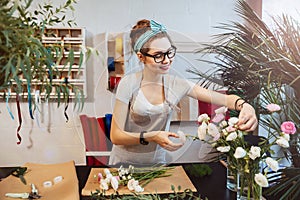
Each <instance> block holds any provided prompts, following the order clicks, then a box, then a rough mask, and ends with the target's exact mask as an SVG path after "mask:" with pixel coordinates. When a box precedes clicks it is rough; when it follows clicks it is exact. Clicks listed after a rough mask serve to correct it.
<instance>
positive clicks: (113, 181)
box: [110, 176, 119, 191]
mask: <svg viewBox="0 0 300 200" xmlns="http://www.w3.org/2000/svg"><path fill="white" fill-rule="evenodd" d="M110 184H111V186H112V188H113V189H114V190H115V191H117V190H118V187H119V181H118V179H117V178H116V177H114V176H113V177H112V178H111V179H110Z"/></svg>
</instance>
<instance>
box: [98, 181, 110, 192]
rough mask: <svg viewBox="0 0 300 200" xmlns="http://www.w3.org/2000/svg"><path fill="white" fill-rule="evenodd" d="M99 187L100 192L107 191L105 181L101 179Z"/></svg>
mask: <svg viewBox="0 0 300 200" xmlns="http://www.w3.org/2000/svg"><path fill="white" fill-rule="evenodd" d="M99 187H100V189H101V190H108V184H107V181H106V180H105V179H101V180H100V185H99Z"/></svg>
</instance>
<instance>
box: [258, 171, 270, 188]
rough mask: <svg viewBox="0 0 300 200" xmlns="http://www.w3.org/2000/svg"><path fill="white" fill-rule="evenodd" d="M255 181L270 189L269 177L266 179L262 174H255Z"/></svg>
mask: <svg viewBox="0 0 300 200" xmlns="http://www.w3.org/2000/svg"><path fill="white" fill-rule="evenodd" d="M254 180H255V182H256V183H257V184H258V185H260V186H261V187H268V186H269V183H268V179H267V177H265V176H264V175H263V174H262V173H258V174H255V176H254Z"/></svg>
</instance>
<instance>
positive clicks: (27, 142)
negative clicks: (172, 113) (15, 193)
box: [0, 0, 237, 166]
mask: <svg viewBox="0 0 300 200" xmlns="http://www.w3.org/2000/svg"><path fill="white" fill-rule="evenodd" d="M34 2H35V3H37V2H42V1H37V0H35V1H34ZM52 2H53V5H59V4H61V2H62V1H60V0H55V1H54V0H53V1H52ZM234 2H235V1H234V0H225V1H224V0H209V1H208V0H164V1H161V0H153V1H149V0H122V1H121V0H110V1H107V0H81V1H78V3H77V4H76V5H75V13H74V16H75V18H76V22H77V24H78V26H79V27H85V28H86V31H87V33H86V36H87V37H86V39H87V45H88V46H91V47H94V48H96V49H98V50H100V51H101V52H102V55H100V56H98V57H96V56H93V57H92V59H90V60H89V61H88V62H87V77H88V78H87V82H88V98H87V100H86V103H85V107H84V110H83V111H82V113H85V114H88V115H91V116H97V117H99V116H104V115H105V113H111V112H112V108H113V103H114V97H113V94H112V93H110V92H109V91H107V90H106V88H107V78H108V75H107V70H106V63H105V62H106V52H105V51H103V49H104V48H105V45H106V44H105V42H104V33H105V32H108V33H109V32H114V33H115V32H126V31H128V30H129V29H130V27H131V26H132V25H134V24H135V22H136V21H137V20H139V19H142V18H148V19H155V20H157V21H159V22H163V23H164V24H165V25H166V27H167V28H168V29H169V30H170V31H171V32H172V35H174V37H175V41H176V42H178V43H181V44H183V46H185V45H187V46H185V48H187V49H188V51H190V50H192V49H193V48H194V47H195V46H197V45H199V44H198V43H199V42H206V41H208V40H209V38H210V36H211V35H212V34H215V33H217V31H218V30H217V29H214V28H213V26H216V25H218V24H219V23H221V22H225V23H227V22H229V21H231V20H235V19H237V16H236V14H235V13H234V11H233V7H234ZM186 42H188V43H186ZM179 51H180V50H179ZM179 57H180V59H179V61H178V63H180V64H177V65H176V67H177V69H176V68H175V70H176V71H181V72H183V73H185V72H184V71H183V70H182V69H184V68H186V67H187V65H194V66H199V67H202V69H203V70H204V71H206V66H203V64H202V63H198V62H197V61H196V60H195V59H196V58H197V57H199V55H194V54H191V53H186V52H184V48H182V49H181V53H180V56H179ZM180 65H186V66H180ZM185 76H190V75H189V74H185ZM195 106H197V105H195V104H194V103H190V102H189V100H188V101H187V109H188V111H186V113H187V114H186V115H185V116H184V118H183V119H189V118H190V116H191V115H192V114H191V113H189V112H192V111H197V109H195ZM10 107H11V109H12V112H13V114H14V116H15V119H14V120H12V119H11V118H10V116H9V114H8V112H7V109H6V105H5V103H1V104H0V110H1V113H0V118H1V120H0V146H1V151H0V166H14V165H22V164H23V163H25V162H38V163H57V162H64V161H67V160H75V162H76V164H77V165H80V164H84V163H85V157H84V156H85V152H84V150H85V146H84V139H83V136H82V130H81V125H80V121H79V119H78V116H79V113H77V112H75V111H73V110H72V106H70V108H69V109H68V114H69V117H70V121H69V122H68V123H66V122H65V118H64V115H63V107H60V108H59V109H57V107H56V104H50V103H49V105H46V104H45V103H44V104H43V105H42V107H43V109H42V113H40V114H39V116H38V117H36V118H37V119H39V121H40V126H39V124H38V123H37V120H36V119H35V120H31V119H30V117H29V114H28V108H27V104H26V102H24V103H23V104H22V107H21V109H22V117H23V125H22V129H21V131H20V133H21V135H22V138H23V141H22V143H21V144H20V145H17V144H16V142H17V138H16V129H17V127H18V120H17V111H16V105H15V103H13V101H11V103H10ZM194 115H195V112H194V114H193V116H194Z"/></svg>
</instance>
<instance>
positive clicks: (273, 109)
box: [267, 103, 281, 112]
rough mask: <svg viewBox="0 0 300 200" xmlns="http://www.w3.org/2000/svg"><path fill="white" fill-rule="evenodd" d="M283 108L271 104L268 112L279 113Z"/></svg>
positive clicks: (268, 106)
mask: <svg viewBox="0 0 300 200" xmlns="http://www.w3.org/2000/svg"><path fill="white" fill-rule="evenodd" d="M280 109H281V108H280V106H279V105H278V104H275V103H271V104H269V105H267V110H268V111H269V112H277V111H279V110H280Z"/></svg>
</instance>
